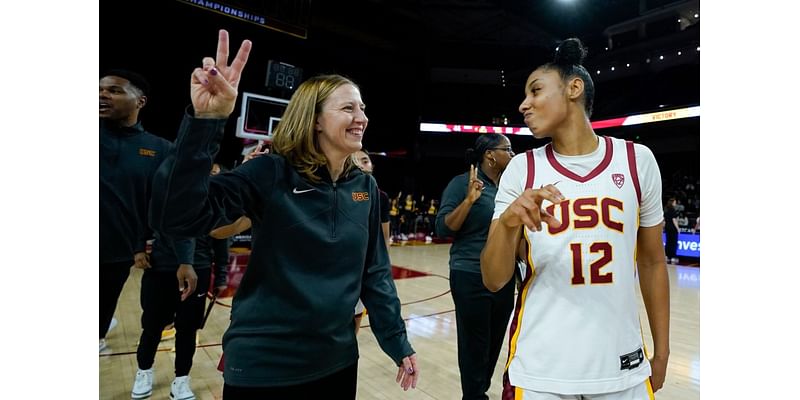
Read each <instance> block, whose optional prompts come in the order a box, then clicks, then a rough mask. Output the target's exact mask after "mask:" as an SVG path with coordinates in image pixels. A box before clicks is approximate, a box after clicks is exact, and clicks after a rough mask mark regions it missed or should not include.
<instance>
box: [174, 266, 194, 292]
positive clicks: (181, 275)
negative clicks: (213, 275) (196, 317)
mask: <svg viewBox="0 0 800 400" xmlns="http://www.w3.org/2000/svg"><path fill="white" fill-rule="evenodd" d="M176 275H177V277H178V290H180V292H181V301H184V300H186V299H187V298H189V296H190V295H191V294H192V293H194V290H195V289H196V288H197V274H196V273H195V272H194V268H193V267H192V265H191V264H181V265H180V266H178V273H177V274H176Z"/></svg>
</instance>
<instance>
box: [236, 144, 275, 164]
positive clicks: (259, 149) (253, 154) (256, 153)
mask: <svg viewBox="0 0 800 400" xmlns="http://www.w3.org/2000/svg"><path fill="white" fill-rule="evenodd" d="M262 147H263V150H262ZM264 154H269V146H267V145H265V144H264V143H263V142H261V141H259V142H258V146H256V147H255V148H254V149H253V151H251V152H249V153H247V154H245V156H244V159H243V160H242V164H244V163H246V162H248V161H250V160H252V159H254V158H256V157H260V156H263V155H264Z"/></svg>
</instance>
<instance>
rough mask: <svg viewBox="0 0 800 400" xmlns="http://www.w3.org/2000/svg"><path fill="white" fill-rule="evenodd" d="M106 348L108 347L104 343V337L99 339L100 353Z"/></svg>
mask: <svg viewBox="0 0 800 400" xmlns="http://www.w3.org/2000/svg"><path fill="white" fill-rule="evenodd" d="M107 348H108V345H106V340H105V339H100V352H101V353H102V352H103V350H105V349H107Z"/></svg>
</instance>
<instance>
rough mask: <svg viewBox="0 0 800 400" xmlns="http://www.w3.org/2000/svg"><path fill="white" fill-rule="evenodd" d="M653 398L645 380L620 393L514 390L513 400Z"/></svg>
mask: <svg viewBox="0 0 800 400" xmlns="http://www.w3.org/2000/svg"><path fill="white" fill-rule="evenodd" d="M655 398H656V397H655V395H654V394H653V388H652V387H651V386H650V379H646V380H645V381H644V382H642V383H640V384H638V385H636V386H634V387H632V388H629V389H626V390H623V391H620V392H612V393H595V394H583V395H580V394H577V395H576V394H558V393H547V392H535V391H532V390H525V389H522V388H514V397H513V400H655ZM508 400H511V399H508Z"/></svg>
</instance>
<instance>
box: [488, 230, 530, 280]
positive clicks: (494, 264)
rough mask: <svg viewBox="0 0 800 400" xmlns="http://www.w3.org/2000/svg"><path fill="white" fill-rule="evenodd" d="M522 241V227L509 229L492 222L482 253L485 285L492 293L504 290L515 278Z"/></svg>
mask: <svg viewBox="0 0 800 400" xmlns="http://www.w3.org/2000/svg"><path fill="white" fill-rule="evenodd" d="M521 239H522V225H518V226H516V227H509V226H507V225H505V224H503V223H501V222H500V219H495V220H492V224H491V225H490V226H489V236H488V239H487V240H486V245H485V246H484V247H483V251H482V252H481V277H482V278H483V285H484V286H486V288H487V289H489V290H490V291H492V292H496V291H498V290H500V289H502V288H503V287H504V286H505V285H506V283H508V281H510V280H511V277H513V276H514V266H515V265H516V257H515V256H516V254H517V248H518V247H519V244H520V243H519V241H520V240H521Z"/></svg>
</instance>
